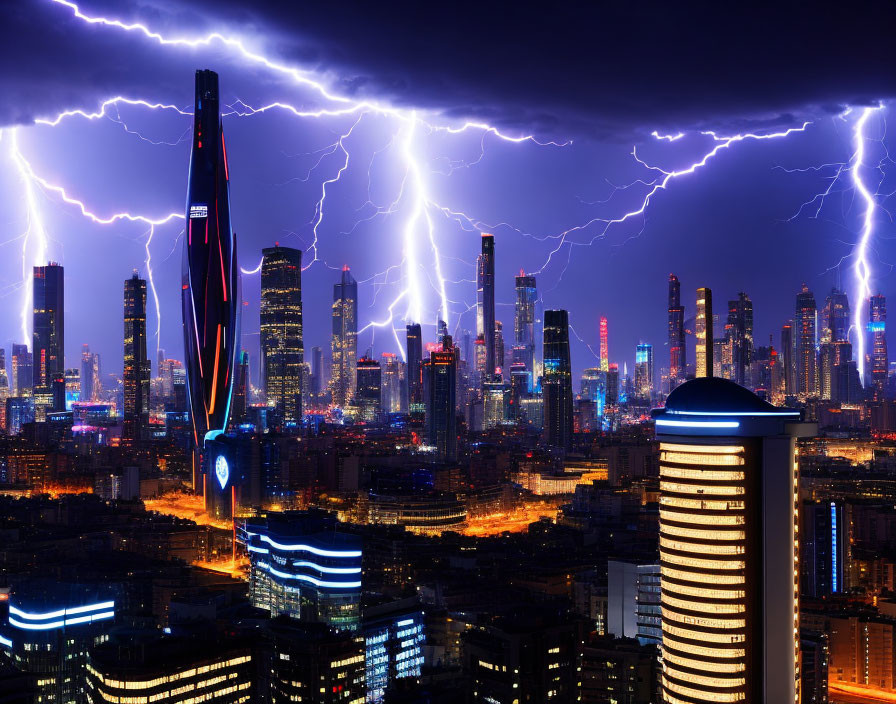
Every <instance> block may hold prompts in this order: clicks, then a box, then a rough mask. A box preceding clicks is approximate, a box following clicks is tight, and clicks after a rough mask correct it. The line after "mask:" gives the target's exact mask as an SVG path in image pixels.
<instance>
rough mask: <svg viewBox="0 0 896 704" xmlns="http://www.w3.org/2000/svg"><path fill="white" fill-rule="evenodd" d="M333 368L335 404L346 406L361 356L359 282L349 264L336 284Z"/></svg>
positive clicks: (352, 391) (334, 286) (331, 387)
mask: <svg viewBox="0 0 896 704" xmlns="http://www.w3.org/2000/svg"><path fill="white" fill-rule="evenodd" d="M331 350H332V353H333V371H332V372H331V374H330V396H331V398H332V401H333V403H334V404H335V405H336V406H340V407H344V406H347V405H348V404H349V402H350V401H351V400H352V398H353V397H354V395H355V381H356V380H355V373H356V368H357V359H358V283H357V282H356V281H355V279H354V278H353V277H352V274H351V271H349V268H348V267H347V266H345V267H342V278H341V279H340V281H339V283H337V284H334V285H333V336H332V342H331Z"/></svg>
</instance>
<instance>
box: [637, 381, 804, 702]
mask: <svg viewBox="0 0 896 704" xmlns="http://www.w3.org/2000/svg"><path fill="white" fill-rule="evenodd" d="M654 417H655V419H656V435H657V439H658V440H659V442H660V571H661V586H662V589H661V602H662V667H663V672H662V692H663V701H664V702H666V703H667V704H710V703H714V704H719V702H756V703H757V704H758V703H760V702H761V703H763V704H779V703H782V702H799V682H800V670H799V635H798V633H799V613H798V599H797V595H798V593H799V560H798V554H799V552H798V538H797V536H798V527H799V522H798V508H799V484H798V480H799V477H798V465H797V457H796V446H795V438H796V437H803V436H807V435H810V434H813V433H814V432H815V429H816V428H815V425H814V424H808V423H801V422H799V421H800V417H801V413H800V411H791V410H788V409H783V408H777V407H775V406H772V405H771V404H768V403H766V402H764V401H762V400H761V399H759V397H757V396H756V395H755V394H753V393H752V392H750V391H748V390H747V389H744V388H743V387H741V386H738V385H736V384H734V383H732V382H730V381H727V380H724V379H718V378H700V379H694V380H693V381H689V382H686V383H685V384H683V385H681V386H680V387H678V388H677V389H676V390H675V391H673V392H672V393H671V394H670V395H669V397H668V399H667V400H666V406H665V408H664V409H658V410H656V411H654Z"/></svg>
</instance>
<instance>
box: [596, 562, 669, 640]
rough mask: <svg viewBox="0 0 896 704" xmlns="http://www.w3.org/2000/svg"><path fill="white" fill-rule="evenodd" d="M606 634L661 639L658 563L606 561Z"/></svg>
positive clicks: (620, 636)
mask: <svg viewBox="0 0 896 704" xmlns="http://www.w3.org/2000/svg"><path fill="white" fill-rule="evenodd" d="M607 633H610V634H612V635H614V636H616V637H617V638H637V639H638V640H639V641H640V642H641V644H642V645H643V644H645V643H652V644H654V645H659V644H660V643H661V642H662V639H663V634H662V630H661V604H660V566H659V565H657V564H641V563H638V562H632V561H623V560H608V561H607Z"/></svg>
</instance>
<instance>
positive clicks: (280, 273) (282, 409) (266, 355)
mask: <svg viewBox="0 0 896 704" xmlns="http://www.w3.org/2000/svg"><path fill="white" fill-rule="evenodd" d="M261 252H262V260H261V313H260V317H261V326H260V328H259V330H260V340H261V367H262V380H263V382H264V390H265V397H266V400H267V403H268V405H269V406H273V407H274V408H276V409H277V412H278V413H279V414H280V416H281V417H282V418H283V419H284V420H285V421H298V420H301V419H302V394H303V381H304V379H303V376H304V374H303V372H304V365H305V348H304V346H303V344H302V252H301V250H298V249H293V248H291V247H281V246H280V245H279V244H277V245H275V246H274V247H266V248H265V249H262V250H261Z"/></svg>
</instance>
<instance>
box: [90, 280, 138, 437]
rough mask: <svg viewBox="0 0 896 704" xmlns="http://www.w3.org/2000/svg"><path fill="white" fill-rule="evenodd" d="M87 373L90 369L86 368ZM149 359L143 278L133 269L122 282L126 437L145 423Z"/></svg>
mask: <svg viewBox="0 0 896 704" xmlns="http://www.w3.org/2000/svg"><path fill="white" fill-rule="evenodd" d="M90 371H91V373H92V372H93V370H92V369H91V370H90ZM150 377H151V374H150V363H149V358H148V357H147V356H146V281H145V280H144V279H141V278H140V277H139V276H137V272H136V271H135V272H134V275H133V276H132V277H131V278H129V279H127V280H126V281H125V282H124V374H123V381H124V427H123V431H122V432H123V435H124V437H125V438H126V439H128V440H136V439H138V438H140V437H141V435H142V434H143V433H144V432H145V430H146V428H147V425H148V424H149V380H150Z"/></svg>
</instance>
